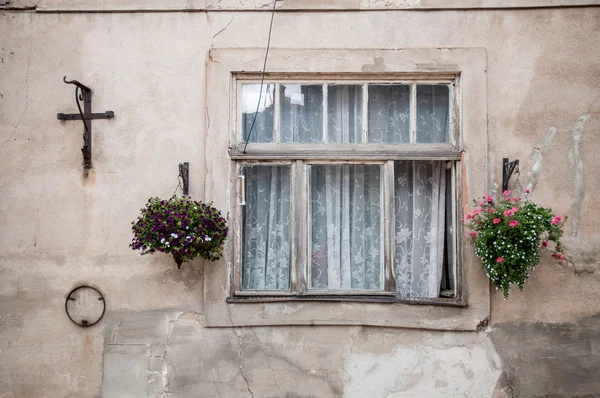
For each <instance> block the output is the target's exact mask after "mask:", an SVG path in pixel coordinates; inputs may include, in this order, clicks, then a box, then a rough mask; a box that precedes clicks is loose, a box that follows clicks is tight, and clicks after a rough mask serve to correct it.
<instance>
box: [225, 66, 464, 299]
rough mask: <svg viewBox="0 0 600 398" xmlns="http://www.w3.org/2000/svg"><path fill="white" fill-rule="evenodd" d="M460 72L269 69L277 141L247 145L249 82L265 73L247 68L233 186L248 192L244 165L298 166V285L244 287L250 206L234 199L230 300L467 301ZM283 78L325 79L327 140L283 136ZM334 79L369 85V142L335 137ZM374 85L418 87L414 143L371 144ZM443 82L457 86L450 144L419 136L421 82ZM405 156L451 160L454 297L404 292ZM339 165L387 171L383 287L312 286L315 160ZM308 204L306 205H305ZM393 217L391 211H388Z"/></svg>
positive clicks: (237, 86)
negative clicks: (398, 198)
mask: <svg viewBox="0 0 600 398" xmlns="http://www.w3.org/2000/svg"><path fill="white" fill-rule="evenodd" d="M460 78H461V77H460V74H429V75H426V76H425V75H422V74H421V75H418V76H411V75H406V76H402V75H398V74H391V75H389V76H377V78H376V79H365V77H364V76H362V77H361V76H356V75H352V74H344V75H334V76H325V77H324V76H320V75H313V74H301V75H298V74H296V75H294V76H290V75H285V74H269V75H268V76H267V77H266V78H265V81H264V85H263V90H266V89H265V87H267V85H269V84H275V95H274V102H275V104H274V115H273V130H274V131H273V143H252V142H249V143H247V145H246V142H245V141H244V136H243V134H244V132H243V128H242V123H241V118H240V116H241V114H242V108H241V95H242V85H243V84H260V75H258V74H247V73H239V74H235V75H234V76H233V90H232V92H233V93H234V94H233V98H232V109H233V112H232V116H233V115H235V116H233V117H232V119H233V120H232V123H233V126H234V128H233V129H232V131H233V134H232V136H231V137H230V142H231V143H232V145H231V147H230V150H229V157H230V159H231V162H232V166H231V167H232V170H233V173H232V176H233V178H231V180H230V190H231V193H232V195H233V198H240V195H241V183H243V181H242V182H240V180H239V176H240V175H241V167H243V166H245V165H253V164H261V165H289V166H290V172H291V186H290V197H291V198H292V200H291V201H292V203H291V206H290V207H291V211H292V227H291V228H290V231H291V235H290V240H291V257H292V258H291V268H290V289H288V290H278V291H273V290H242V289H241V274H242V269H241V267H242V253H241V252H242V239H243V237H242V228H241V220H242V209H241V206H239V205H236V204H235V201H237V202H239V200H238V199H235V200H234V205H233V206H232V209H231V214H230V216H231V219H233V220H234V223H233V225H232V239H233V245H232V246H233V250H232V251H233V261H232V264H233V267H232V272H231V273H230V282H229V286H230V293H229V297H230V298H229V300H228V302H232V303H234V302H235V303H257V302H269V301H293V300H298V301H303V300H309V301H365V300H367V301H371V302H400V303H412V304H414V303H417V304H419V303H421V304H435V305H451V306H458V307H462V306H464V305H465V302H464V300H463V296H462V283H461V275H462V270H461V259H460V250H458V248H459V247H460V243H461V242H460V236H461V234H460V233H459V231H460V225H459V224H460V223H459V222H458V220H459V219H460V218H459V217H460V216H459V210H460V209H459V203H461V192H460V188H461V187H460V186H459V184H457V182H458V181H461V179H462V177H461V176H460V173H461V169H462V168H461V167H460V161H461V159H462V157H463V156H462V151H461V149H460V147H459V142H460V133H459V125H460V121H459V115H460V112H459V111H460V109H459V100H458V98H460ZM281 84H305V85H317V84H322V85H323V141H324V142H323V143H319V144H294V143H289V144H287V143H286V144H282V143H280V141H281V140H280V135H281V132H280V131H279V128H280V123H279V122H280V111H281V104H280V90H279V86H280V85H281ZM329 84H340V85H361V86H362V90H363V93H362V112H363V113H362V119H363V123H362V128H363V142H364V143H360V144H337V143H327V138H328V123H327V106H328V98H327V93H328V90H327V87H328V85H329ZM371 84H402V85H408V86H409V87H410V96H411V99H410V137H411V141H410V143H404V144H375V143H368V139H367V135H368V114H367V112H368V86H369V85H371ZM436 84H443V85H446V86H448V88H449V96H450V98H449V99H450V101H449V127H450V131H449V142H448V143H445V144H427V143H417V142H416V137H417V124H416V118H417V101H416V98H417V96H416V94H417V86H418V85H436ZM397 160H442V161H443V160H445V161H447V163H446V164H447V166H448V165H451V166H450V167H451V169H452V186H451V192H450V194H451V195H452V203H453V206H452V217H453V220H452V228H453V233H452V236H453V240H454V241H453V242H452V250H453V271H454V286H455V288H454V297H453V298H445V297H437V298H399V297H397V296H396V290H395V270H394V266H393V263H394V244H393V239H394V234H393V233H392V231H393V222H394V221H393V219H394V217H393V211H394V179H393V173H394V161H397ZM337 164H353V165H355V164H356V165H359V164H378V165H380V166H381V173H382V180H381V181H382V187H381V190H382V203H381V206H382V219H383V222H382V230H383V235H382V246H383V247H384V250H383V251H382V253H383V273H384V275H383V289H382V290H377V291H351V290H325V289H319V290H317V289H309V288H308V284H309V278H310V264H309V253H308V249H309V247H310V242H309V241H310V228H309V225H310V220H309V207H310V206H309V199H308V195H309V192H310V176H309V168H310V166H311V165H337ZM302 203H304V204H305V205H303V206H302V205H301V204H302ZM384 216H385V217H384Z"/></svg>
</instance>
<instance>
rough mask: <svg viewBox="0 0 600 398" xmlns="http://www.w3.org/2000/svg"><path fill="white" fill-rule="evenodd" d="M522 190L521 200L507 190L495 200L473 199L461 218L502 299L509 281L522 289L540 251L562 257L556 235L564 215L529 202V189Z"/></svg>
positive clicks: (557, 257)
mask: <svg viewBox="0 0 600 398" xmlns="http://www.w3.org/2000/svg"><path fill="white" fill-rule="evenodd" d="M524 193H525V195H524V196H525V198H524V199H523V200H521V199H520V198H512V197H510V191H505V192H504V197H503V199H502V200H500V201H499V202H495V201H494V200H493V199H492V197H491V196H487V197H484V198H483V199H482V200H479V201H475V200H474V202H475V205H476V208H475V210H473V212H472V213H470V214H468V215H467V217H466V218H465V224H466V226H467V228H469V229H471V230H472V231H473V232H471V237H472V238H473V242H474V244H475V254H476V255H477V256H478V257H479V258H480V259H481V262H482V263H483V269H484V270H485V272H486V274H487V276H488V278H490V280H491V281H492V284H493V285H494V286H495V287H496V290H500V289H502V290H503V291H504V298H507V297H508V293H509V292H510V288H511V285H512V284H516V285H517V286H518V287H519V289H521V290H523V284H524V283H525V280H526V279H527V278H528V277H529V271H530V270H532V269H533V268H534V267H535V266H536V265H537V264H538V262H539V255H540V253H541V252H542V250H544V249H547V250H551V251H552V252H553V253H552V257H554V258H556V259H558V260H562V259H563V254H562V251H563V248H562V244H561V242H560V238H561V237H562V234H563V229H562V227H563V225H564V222H565V220H566V217H564V218H563V217H561V216H555V215H554V214H553V213H552V209H550V208H547V207H542V206H538V205H537V204H536V203H533V202H531V201H529V200H528V199H527V194H528V193H530V191H529V190H527V189H526V190H525V191H524ZM549 242H553V244H550V243H549Z"/></svg>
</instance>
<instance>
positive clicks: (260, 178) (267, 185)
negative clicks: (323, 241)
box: [242, 165, 291, 290]
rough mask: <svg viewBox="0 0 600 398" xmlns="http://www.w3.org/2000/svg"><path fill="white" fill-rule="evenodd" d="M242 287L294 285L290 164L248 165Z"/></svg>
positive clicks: (243, 288)
mask: <svg viewBox="0 0 600 398" xmlns="http://www.w3.org/2000/svg"><path fill="white" fill-rule="evenodd" d="M243 174H244V175H245V176H246V205H245V206H243V219H242V290H285V289H289V288H290V267H291V255H290V254H291V253H290V250H291V242H290V227H291V218H290V167H289V166H262V165H260V166H245V167H244V169H243Z"/></svg>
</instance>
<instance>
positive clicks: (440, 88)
mask: <svg viewBox="0 0 600 398" xmlns="http://www.w3.org/2000/svg"><path fill="white" fill-rule="evenodd" d="M449 99H450V90H449V88H448V86H446V85H427V86H421V85H419V86H417V142H421V143H428V144H439V143H444V142H448V141H449V132H450V126H449V125H450V118H449V111H448V104H449Z"/></svg>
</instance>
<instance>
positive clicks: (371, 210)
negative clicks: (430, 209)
mask: <svg viewBox="0 0 600 398" xmlns="http://www.w3.org/2000/svg"><path fill="white" fill-rule="evenodd" d="M310 184H311V192H310V195H311V196H310V201H311V202H310V217H311V218H310V219H311V229H310V230H311V232H310V239H311V244H310V255H311V268H310V280H309V287H310V288H311V289H332V290H381V289H382V288H383V285H382V281H381V278H382V275H383V272H382V266H383V256H382V254H381V251H382V247H381V245H382V235H381V168H380V166H375V165H369V166H362V165H339V166H311V168H310Z"/></svg>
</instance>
